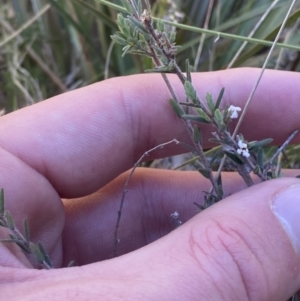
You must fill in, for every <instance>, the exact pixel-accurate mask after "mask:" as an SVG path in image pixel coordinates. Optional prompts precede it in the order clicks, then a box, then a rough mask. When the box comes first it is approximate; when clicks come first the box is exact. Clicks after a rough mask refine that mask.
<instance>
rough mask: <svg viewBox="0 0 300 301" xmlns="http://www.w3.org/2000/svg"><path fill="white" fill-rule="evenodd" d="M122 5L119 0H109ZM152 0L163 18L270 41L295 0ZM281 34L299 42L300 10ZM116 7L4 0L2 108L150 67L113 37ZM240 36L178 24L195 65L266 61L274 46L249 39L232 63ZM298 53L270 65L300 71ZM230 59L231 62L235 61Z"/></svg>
mask: <svg viewBox="0 0 300 301" xmlns="http://www.w3.org/2000/svg"><path fill="white" fill-rule="evenodd" d="M108 2H109V3H115V4H118V5H121V1H120V0H112V1H108ZM273 2H274V1H271V0H245V1H244V0H240V1H234V0H226V1H225V0H224V1H222V0H202V1H200V0H173V1H170V0H152V5H153V10H154V15H155V16H157V17H160V18H163V19H166V20H171V21H177V22H180V23H183V24H188V25H191V26H193V28H198V27H204V28H208V29H211V30H217V31H221V32H226V33H232V34H235V35H241V36H249V34H250V33H251V31H252V30H253V29H255V27H257V28H256V29H255V33H254V37H255V38H259V39H263V40H264V39H266V40H272V39H274V34H276V29H277V28H278V26H279V25H280V24H281V22H282V21H283V19H284V16H285V14H286V12H287V10H288V8H289V6H290V4H291V1H290V0H289V1H287V0H281V1H278V0H277V1H276V3H277V4H276V5H275V6H274V8H273V9H272V10H270V12H268V13H267V14H266V16H264V20H263V22H261V24H259V20H260V19H261V17H262V16H263V14H264V13H266V11H267V10H268V8H270V6H271V4H272V3H273ZM299 9H300V3H299V1H298V4H297V5H296V8H295V9H294V15H293V17H291V18H290V20H289V24H288V26H287V28H286V30H285V32H284V35H283V36H282V38H281V42H283V43H285V44H289V45H300V43H299V42H300V32H299V28H300V27H299V19H298V15H299V11H298V10H299ZM117 13H118V11H117V10H116V9H114V8H111V7H108V6H107V5H104V4H102V3H101V1H99V0H63V1H56V0H7V1H6V0H0V107H1V108H5V110H6V112H11V111H13V110H16V109H18V108H21V107H23V106H26V105H30V104H32V103H35V102H38V101H41V100H43V99H46V98H48V97H51V96H54V95H57V94H59V93H62V92H65V91H68V90H72V89H75V88H78V87H82V86H85V85H88V84H91V83H94V82H97V81H101V80H103V79H105V78H109V77H115V76H120V75H127V74H133V73H140V72H143V70H145V69H147V68H149V67H151V62H150V61H149V60H148V59H147V58H142V57H138V56H131V55H127V56H125V58H122V57H121V48H120V46H118V45H115V44H113V43H112V41H111V38H110V35H111V34H113V33H114V32H115V31H116V30H117V27H116V22H115V20H116V16H117ZM242 43H243V42H242V41H237V40H234V39H228V38H218V37H216V36H212V35H201V34H200V33H195V32H192V31H191V30H183V29H178V35H177V44H179V45H182V48H181V49H180V51H179V53H178V61H179V63H180V64H181V65H184V61H185V59H186V58H189V59H190V61H191V64H194V65H195V69H196V70H201V71H204V70H218V69H225V68H228V67H238V66H258V67H259V66H261V65H262V64H263V62H264V59H265V57H266V54H267V51H268V50H269V47H266V46H261V45H257V44H248V45H247V46H246V47H245V49H244V50H243V51H242V52H241V53H240V54H239V56H238V57H237V58H236V60H235V61H234V62H231V61H232V59H233V58H234V56H235V55H236V53H237V51H238V49H239V47H240V46H241V44H242ZM299 57H300V56H299V51H297V50H291V49H283V48H279V47H278V48H277V50H276V51H275V53H274V55H273V58H272V60H271V62H270V64H269V66H268V67H269V68H277V69H286V70H294V71H299V70H300V63H299ZM230 62H231V63H230Z"/></svg>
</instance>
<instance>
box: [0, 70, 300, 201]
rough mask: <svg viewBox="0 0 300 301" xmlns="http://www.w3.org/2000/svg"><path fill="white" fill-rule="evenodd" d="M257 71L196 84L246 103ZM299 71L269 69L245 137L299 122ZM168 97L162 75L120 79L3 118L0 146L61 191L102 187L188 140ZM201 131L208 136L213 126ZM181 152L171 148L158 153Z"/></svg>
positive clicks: (73, 193)
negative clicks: (151, 154) (150, 155)
mask: <svg viewBox="0 0 300 301" xmlns="http://www.w3.org/2000/svg"><path fill="white" fill-rule="evenodd" d="M259 72H260V70H258V69H235V70H229V71H220V72H212V73H202V74H195V75H193V82H194V83H195V86H196V87H197V89H198V90H199V95H200V96H201V98H202V99H205V94H206V93H207V92H210V93H212V94H213V96H214V98H216V96H217V95H218V93H219V91H220V89H221V88H222V87H225V88H226V92H225V96H224V104H226V103H230V104H234V105H237V106H241V107H243V106H244V104H245V102H246V100H247V98H248V95H249V94H250V91H251V89H252V87H253V85H254V83H255V81H256V79H257V78H258V75H259ZM299 76H300V75H299V74H297V73H292V72H277V71H271V70H268V71H266V72H265V75H264V77H263V79H262V82H261V83H260V85H259V88H258V90H257V92H256V94H255V97H254V100H253V103H252V105H251V106H250V110H249V113H248V114H247V116H246V119H245V121H244V123H243V126H242V128H241V132H242V133H243V134H244V135H245V138H246V139H248V140H252V139H261V138H268V137H273V138H275V142H276V143H281V142H282V141H283V140H284V139H286V138H287V136H288V135H289V134H290V133H291V132H292V131H293V130H295V129H296V128H299V124H300V121H299V118H298V116H297V114H298V113H297V110H295V107H296V105H297V104H298V96H297V95H299V92H300V91H298V90H300V86H299V85H298V82H299ZM169 77H170V80H171V82H172V84H173V85H174V87H175V90H176V93H177V94H178V97H179V98H180V99H184V93H183V89H182V86H181V84H180V83H179V81H178V80H177V79H176V77H175V76H171V75H170V76H169ZM241 79H242V80H241ZM169 98H170V95H169V92H168V91H167V88H166V86H165V84H164V82H163V81H162V79H161V77H160V76H159V75H139V76H132V77H123V78H115V79H112V80H108V81H105V82H102V83H100V84H95V85H91V86H89V87H86V88H83V89H79V90H76V91H72V92H70V93H66V94H63V95H60V96H57V97H55V98H53V99H51V100H49V101H46V102H43V103H40V104H38V105H34V106H31V107H28V108H26V109H23V110H19V111H17V112H15V113H13V114H10V115H8V116H4V117H3V118H2V119H1V124H0V145H1V146H2V148H4V149H6V150H8V151H9V152H11V153H12V154H14V155H15V156H17V157H18V158H20V159H21V160H23V161H25V162H26V163H27V164H28V165H29V166H31V167H32V168H34V169H35V170H37V171H38V172H39V173H41V174H42V175H43V176H44V177H46V178H47V179H48V180H49V181H50V183H51V184H52V185H53V187H54V188H55V189H56V190H57V191H58V192H59V194H60V195H61V196H64V197H68V198H71V197H79V196H82V195H86V194H89V193H91V192H94V191H96V190H98V189H99V188H100V187H101V186H103V185H104V184H106V183H108V182H109V181H111V180H112V179H113V178H114V177H116V176H117V175H118V174H120V173H121V172H123V171H125V170H127V169H128V168H130V167H131V166H132V165H133V164H134V163H135V162H136V161H137V159H138V158H139V157H140V156H141V155H142V154H143V153H144V152H145V151H146V150H149V149H150V148H152V147H155V146H157V145H158V144H160V143H163V142H166V141H168V140H171V139H173V138H177V139H178V140H181V141H185V142H190V141H189V138H188V134H187V132H186V129H185V127H184V126H183V124H182V122H181V120H179V119H178V118H177V116H175V114H174V112H172V110H171V109H170V107H169V104H168V101H167V100H168V99H169ZM287 100H288V105H287ZM283 124H284V126H282V125H283ZM203 131H204V137H205V138H207V137H209V136H210V132H211V131H212V128H210V127H204V128H203ZM204 141H206V139H204ZM295 141H299V139H298V138H297V139H295ZM180 150H181V151H182V148H181V149H180ZM178 151H179V149H178V148H176V147H175V146H174V147H168V148H166V149H165V150H161V151H157V152H156V155H155V156H165V155H170V154H172V153H173V154H174V153H177V152H178Z"/></svg>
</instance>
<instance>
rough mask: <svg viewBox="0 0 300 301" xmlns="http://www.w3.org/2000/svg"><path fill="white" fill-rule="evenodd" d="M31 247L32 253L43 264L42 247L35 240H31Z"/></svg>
mask: <svg viewBox="0 0 300 301" xmlns="http://www.w3.org/2000/svg"><path fill="white" fill-rule="evenodd" d="M29 247H30V250H31V252H32V254H33V255H34V256H35V257H36V259H37V262H38V263H40V264H42V263H43V262H44V256H43V254H42V252H41V250H40V248H39V247H38V246H37V245H36V244H34V243H33V242H31V243H30V244H29Z"/></svg>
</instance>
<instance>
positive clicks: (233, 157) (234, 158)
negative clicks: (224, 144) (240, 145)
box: [224, 150, 243, 165]
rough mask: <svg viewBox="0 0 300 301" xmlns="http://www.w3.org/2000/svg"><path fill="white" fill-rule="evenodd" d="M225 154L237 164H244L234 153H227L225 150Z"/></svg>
mask: <svg viewBox="0 0 300 301" xmlns="http://www.w3.org/2000/svg"><path fill="white" fill-rule="evenodd" d="M224 153H225V155H226V156H227V157H228V158H230V159H231V160H232V161H234V162H235V163H237V164H239V165H242V164H243V161H242V160H241V159H240V158H239V157H238V156H237V155H236V154H233V153H231V152H228V151H225V150H224Z"/></svg>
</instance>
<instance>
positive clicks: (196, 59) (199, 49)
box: [194, 0, 215, 71]
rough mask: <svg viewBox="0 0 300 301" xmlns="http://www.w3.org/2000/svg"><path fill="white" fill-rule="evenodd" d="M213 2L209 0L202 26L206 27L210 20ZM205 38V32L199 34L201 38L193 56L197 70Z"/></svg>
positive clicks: (195, 69)
mask: <svg viewBox="0 0 300 301" xmlns="http://www.w3.org/2000/svg"><path fill="white" fill-rule="evenodd" d="M214 3H215V1H214V0H210V1H209V4H208V8H207V13H206V18H205V21H204V28H205V29H207V28H208V25H209V21H210V18H211V13H212V9H213V7H214ZM205 38H206V34H205V33H203V34H202V36H201V39H200V43H199V46H198V50H197V54H196V58H195V63H194V71H197V69H198V65H199V61H200V57H201V53H202V49H203V45H204V41H205Z"/></svg>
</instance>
